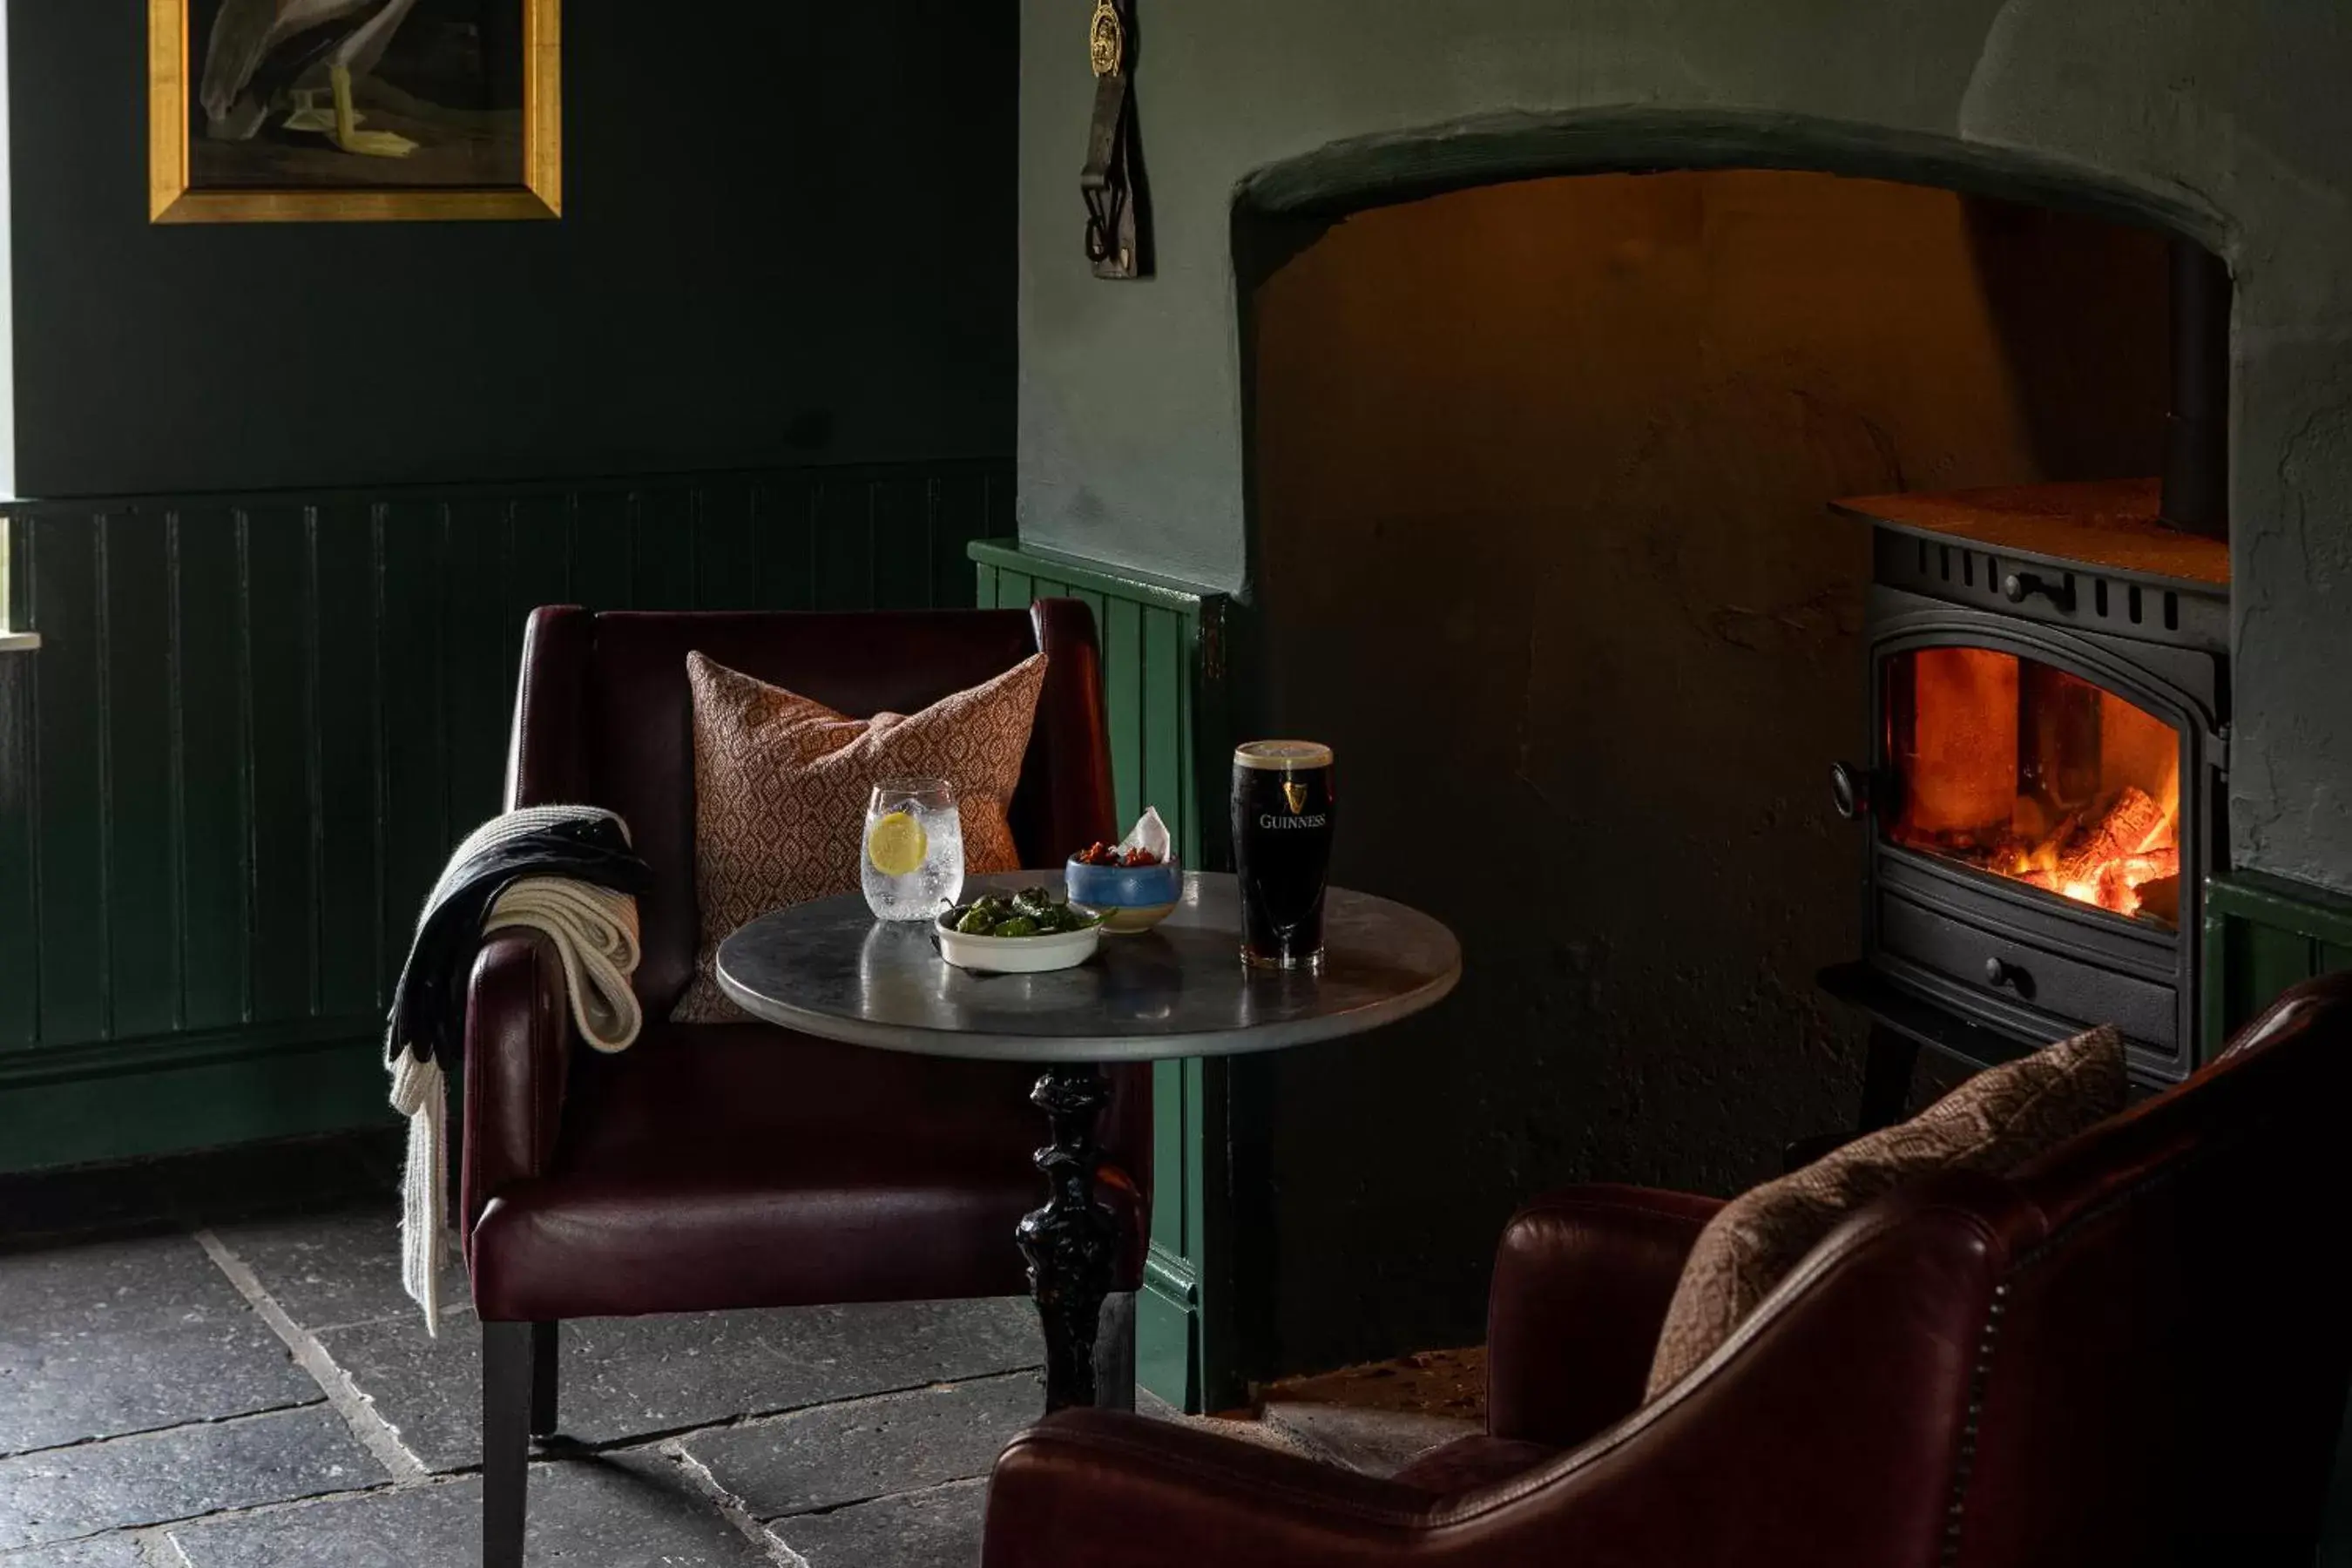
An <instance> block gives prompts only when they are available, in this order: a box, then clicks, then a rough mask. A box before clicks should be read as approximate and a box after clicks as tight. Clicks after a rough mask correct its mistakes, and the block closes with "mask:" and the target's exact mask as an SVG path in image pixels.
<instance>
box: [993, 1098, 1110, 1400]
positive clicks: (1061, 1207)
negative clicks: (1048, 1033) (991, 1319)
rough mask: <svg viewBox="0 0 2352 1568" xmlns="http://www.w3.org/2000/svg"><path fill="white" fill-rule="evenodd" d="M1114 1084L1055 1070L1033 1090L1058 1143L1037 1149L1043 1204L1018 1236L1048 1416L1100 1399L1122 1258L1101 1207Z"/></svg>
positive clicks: (1034, 1101)
mask: <svg viewBox="0 0 2352 1568" xmlns="http://www.w3.org/2000/svg"><path fill="white" fill-rule="evenodd" d="M1109 1100H1110V1080H1109V1079H1106V1078H1104V1077H1103V1075H1102V1074H1101V1073H1100V1072H1097V1070H1096V1069H1095V1068H1091V1067H1052V1068H1046V1069H1045V1074H1044V1076H1042V1077H1041V1078H1039V1079H1037V1087H1036V1088H1034V1089H1031V1090H1030V1091H1029V1102H1030V1103H1031V1104H1032V1105H1034V1106H1035V1107H1037V1109H1038V1110H1042V1111H1044V1112H1045V1120H1046V1121H1047V1122H1048V1123H1049V1124H1050V1125H1051V1126H1052V1128H1053V1130H1054V1141H1053V1142H1050V1143H1048V1144H1046V1145H1045V1147H1044V1148H1042V1149H1040V1150H1038V1151H1037V1152H1036V1155H1035V1156H1034V1158H1035V1162H1036V1165H1037V1169H1038V1170H1039V1171H1040V1172H1042V1173H1044V1174H1045V1192H1046V1198H1045V1207H1043V1208H1040V1209H1032V1210H1031V1211H1030V1212H1029V1213H1028V1214H1026V1215H1023V1216H1022V1219H1021V1224H1020V1225H1019V1226H1018V1227H1016V1228H1015V1230H1014V1231H1013V1237H1014V1239H1015V1240H1017V1241H1018V1242H1019V1243H1020V1245H1021V1255H1022V1256H1023V1257H1024V1258H1027V1259H1028V1260H1029V1295H1030V1298H1031V1299H1032V1300H1034V1301H1035V1302H1036V1303H1037V1316H1038V1319H1039V1321H1042V1322H1043V1323H1044V1324H1045V1413H1046V1414H1047V1415H1052V1414H1053V1413H1054V1412H1055V1411H1056V1410H1067V1409H1069V1408H1071V1407H1072V1406H1073V1405H1092V1404H1093V1403H1094V1402H1095V1333H1096V1329H1097V1324H1099V1323H1100V1321H1101V1320H1102V1307H1103V1300H1104V1299H1105V1298H1106V1297H1108V1295H1109V1294H1110V1281H1111V1272H1112V1269H1113V1268H1114V1266H1115V1265H1116V1264H1117V1263H1118V1221H1117V1220H1115V1219H1113V1218H1112V1217H1111V1215H1110V1213H1109V1211H1108V1210H1107V1209H1105V1208H1104V1207H1103V1206H1102V1205H1100V1204H1097V1202H1095V1173H1096V1171H1097V1169H1099V1168H1100V1166H1101V1164H1102V1150H1101V1149H1100V1148H1099V1147H1098V1146H1097V1144H1096V1142H1095V1118H1096V1116H1097V1114H1098V1113H1099V1112H1100V1111H1101V1110H1102V1108H1103V1106H1104V1105H1105V1104H1107V1103H1108V1101H1109Z"/></svg>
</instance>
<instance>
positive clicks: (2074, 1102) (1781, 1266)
mask: <svg viewBox="0 0 2352 1568" xmlns="http://www.w3.org/2000/svg"><path fill="white" fill-rule="evenodd" d="M2123 1108H2124V1042H2123V1037H2122V1036H2120V1035H2118V1034H2116V1031H2115V1030H2114V1029H2113V1028H2111V1027H2101V1028H2096V1029H2093V1030H2092V1031H2091V1032H2090V1033H2088V1034H2086V1035H2077V1036H2075V1037H2074V1038H2073V1039H2071V1040H2062V1041H2060V1042H2059V1043H2058V1044H2057V1045H2054V1046H2051V1047H2047V1048H2045V1049H2042V1050H2039V1051H2036V1052H2034V1053H2033V1054H2032V1056H2029V1057H2024V1058H2020V1059H2018V1060H2016V1061H2013V1062H2009V1063H2005V1064H2004V1065H2002V1066H2000V1067H1997V1068H1990V1069H1989V1070H1987V1071H1985V1072H1980V1073H1979V1074H1977V1075H1976V1076H1975V1077H1974V1078H1972V1079H1969V1080H1968V1081H1967V1082H1966V1083H1963V1084H1962V1085H1960V1087H1959V1088H1958V1089H1954V1090H1952V1092H1951V1093H1949V1094H1948V1095H1946V1096H1945V1097H1944V1098H1943V1099H1941V1100H1937V1102H1936V1103H1935V1104H1933V1105H1931V1106H1929V1107H1928V1108H1927V1110H1923V1111H1921V1112H1920V1113H1919V1114H1918V1115H1916V1116H1915V1117H1913V1118H1912V1119H1911V1120H1910V1121H1906V1122H1903V1123H1901V1124H1899V1125H1897V1126H1894V1127H1888V1128H1883V1129H1881V1130H1880V1131H1876V1132H1873V1133H1871V1134H1869V1135H1868V1136H1866V1137H1863V1138H1857V1139H1855V1140H1854V1141H1853V1142H1851V1143H1848V1144H1846V1145H1845V1146H1843V1148H1840V1149H1837V1150H1834V1151H1832V1152H1830V1153H1827V1154H1824V1155H1822V1157H1821V1158H1820V1159H1818V1160H1816V1161H1814V1162H1813V1163H1811V1164H1810V1165H1807V1166H1805V1167H1804V1168H1803V1169H1802V1170H1799V1171H1791V1172H1790V1173H1788V1174H1787V1175H1785V1176H1782V1177H1780V1179H1779V1180H1778V1181H1771V1182H1767V1183H1765V1184H1763V1185H1762V1186H1760V1187H1754V1188H1750V1189H1749V1190H1748V1191H1747V1192H1745V1193H1742V1194H1740V1195H1739V1196H1738V1197H1736V1198H1734V1199H1732V1200H1731V1202H1729V1203H1727V1204H1726V1205H1723V1207H1722V1208H1721V1209H1719V1210H1717V1213H1716V1215H1715V1217H1714V1218H1713V1219H1711V1220H1709V1221H1707V1224H1706V1229H1705V1230H1703V1231H1701V1232H1700V1233H1699V1237H1698V1244H1697V1245H1696V1247H1692V1248H1691V1255H1690V1258H1689V1261H1687V1262H1686V1263H1685V1264H1684V1265H1683V1277H1682V1279H1681V1281H1680V1282H1679V1283H1678V1284H1677V1285H1676V1286H1675V1299H1674V1301H1673V1302H1672V1304H1671V1305H1669V1306H1668V1307H1667V1309H1666V1321H1665V1324H1664V1327H1663V1328H1662V1329H1661V1330H1660V1331H1659V1332H1658V1349H1657V1353H1656V1355H1655V1357H1654V1359H1653V1360H1652V1361H1651V1363H1650V1383H1649V1389H1648V1392H1647V1394H1645V1395H1644V1398H1645V1399H1655V1398H1656V1397H1657V1396H1658V1395H1659V1394H1664V1392H1665V1391H1666V1390H1667V1389H1668V1388H1671V1387H1672V1386H1674V1384H1676V1383H1678V1382H1680V1381H1681V1379H1682V1377H1683V1375H1684V1374H1685V1373H1687V1372H1689V1371H1690V1370H1691V1369H1692V1368H1693V1367H1695V1366H1696V1365H1698V1363H1701V1362H1703V1361H1705V1360H1706V1358H1707V1357H1708V1356H1710V1355H1712V1354H1714V1353H1715V1350H1716V1347H1717V1346H1718V1345H1720V1344H1722V1343H1723V1342H1724V1341H1726V1340H1727V1339H1729V1338H1730V1337H1731V1334H1732V1331H1734V1330H1735V1329H1737V1328H1738V1327H1739V1325H1740V1323H1741V1321H1743V1320H1745V1319H1746V1318H1747V1316H1748V1313H1750V1312H1752V1311H1754V1310H1756V1307H1757V1304H1758V1303H1759V1302H1760V1301H1762V1300H1764V1298H1765V1297H1766V1296H1768V1295H1769V1294H1771V1292H1772V1289H1773V1287H1775V1286H1777V1285H1778V1284H1780V1281H1781V1280H1783V1279H1787V1278H1788V1276H1789V1274H1790V1271H1791V1270H1793V1269H1794V1268H1796V1267H1797V1265H1798V1264H1799V1263H1801V1262H1802V1261H1804V1257H1805V1254H1807V1253H1809V1252H1811V1250H1812V1249H1813V1248H1814V1247H1816V1246H1818V1245H1820V1243H1821V1242H1822V1239H1823V1238H1825V1237H1827V1236H1828V1235H1829V1234H1830V1232H1832V1231H1833V1230H1835V1229H1836V1228H1837V1227H1838V1225H1839V1223H1840V1222H1841V1221H1843V1219H1844V1218H1845V1217H1846V1216H1847V1215H1850V1214H1853V1212H1855V1211H1856V1210H1858V1209H1862V1208H1865V1207H1867V1206H1868V1205H1870V1204H1872V1203H1873V1202H1874V1201H1875V1200H1877V1199H1878V1198H1880V1197H1881V1196H1883V1195H1885V1194H1887V1193H1890V1192H1892V1191H1894V1190H1895V1188H1896V1187H1898V1186H1900V1185H1902V1184H1904V1183H1905V1182H1907V1181H1911V1180H1913V1179H1915V1178H1916V1177H1919V1176H1924V1175H1927V1173H1930V1172H1934V1171H1955V1170H1960V1171H1984V1172H1989V1173H1994V1174H2000V1173H2007V1172H2009V1171H2012V1170H2015V1169H2016V1168H2017V1167H2018V1166H2020V1165H2021V1164H2023V1163H2025V1162H2026V1161H2028V1160H2031V1159H2032V1158H2034V1157H2035V1156H2036V1155H2039V1154H2042V1153H2044V1152H2048V1151H2049V1150H2052V1149H2054V1148H2056V1147H2057V1146H2058V1145H2059V1144H2061V1143H2063V1142H2065V1141H2066V1140H2067V1139H2069V1138H2072V1137H2073V1136H2074V1134H2075V1133H2077V1132H2081V1131H2084V1130H2085V1129H2088V1128H2090V1127H2093V1126H2095V1125H2096V1124H2097V1123H2099V1122H2101V1121H2105V1120H2106V1119H2107V1118H2108V1117H2110V1116H2113V1115H2115V1114H2116V1112H2117V1111H2119V1110H2122V1109H2123Z"/></svg>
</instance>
